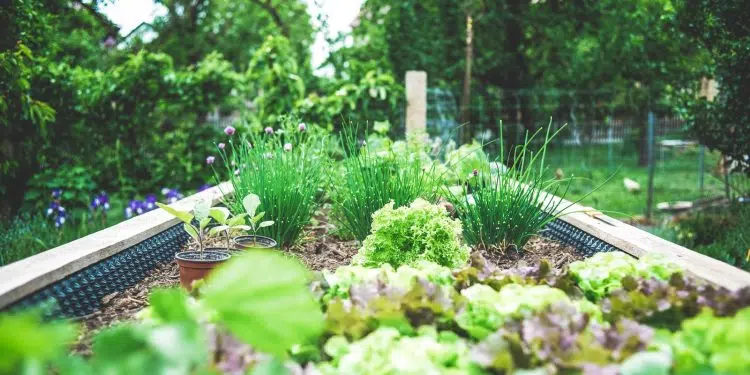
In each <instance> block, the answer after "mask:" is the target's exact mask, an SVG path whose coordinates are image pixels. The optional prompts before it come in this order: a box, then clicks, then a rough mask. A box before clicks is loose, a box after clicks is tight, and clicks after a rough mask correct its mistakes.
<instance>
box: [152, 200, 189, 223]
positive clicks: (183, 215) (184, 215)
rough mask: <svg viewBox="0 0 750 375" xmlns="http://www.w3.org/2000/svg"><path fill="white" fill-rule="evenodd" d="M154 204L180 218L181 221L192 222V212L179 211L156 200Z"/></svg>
mask: <svg viewBox="0 0 750 375" xmlns="http://www.w3.org/2000/svg"><path fill="white" fill-rule="evenodd" d="M156 205H157V206H159V208H161V209H162V210H164V211H167V212H168V213H169V214H170V215H172V216H174V217H176V218H178V219H180V221H182V222H183V223H186V224H190V223H192V222H193V214H191V213H190V212H187V211H180V210H176V209H174V208H172V207H170V206H167V205H166V204H163V203H159V202H156Z"/></svg>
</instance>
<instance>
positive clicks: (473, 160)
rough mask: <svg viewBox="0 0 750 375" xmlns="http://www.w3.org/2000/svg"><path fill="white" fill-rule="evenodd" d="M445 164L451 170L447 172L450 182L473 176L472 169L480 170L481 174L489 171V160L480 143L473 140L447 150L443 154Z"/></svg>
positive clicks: (487, 173)
mask: <svg viewBox="0 0 750 375" xmlns="http://www.w3.org/2000/svg"><path fill="white" fill-rule="evenodd" d="M445 164H446V165H447V166H448V168H449V169H450V170H451V171H452V173H450V174H448V176H450V177H451V178H452V179H451V182H453V183H456V184H461V183H463V182H465V181H466V180H471V179H472V178H473V177H474V171H477V172H479V171H481V172H482V173H483V175H485V176H488V175H489V173H490V160H489V158H488V157H487V154H485V152H484V150H483V149H482V145H481V144H479V143H477V142H476V141H473V142H472V143H470V144H464V145H461V147H459V148H457V149H455V150H452V151H449V152H448V153H446V155H445Z"/></svg>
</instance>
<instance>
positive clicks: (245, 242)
mask: <svg viewBox="0 0 750 375" xmlns="http://www.w3.org/2000/svg"><path fill="white" fill-rule="evenodd" d="M242 206H243V207H244V208H245V215H247V217H248V218H249V220H248V221H249V223H248V224H249V227H250V228H249V230H250V231H251V232H253V234H252V235H248V236H238V237H235V238H234V248H235V249H238V250H247V249H270V248H274V247H276V241H274V240H273V239H272V238H268V237H265V236H259V235H258V229H260V228H265V227H269V226H271V225H273V221H271V220H266V221H261V220H263V216H264V215H265V212H259V213H257V214H256V212H255V211H257V210H258V207H259V206H260V198H258V196H257V195H255V194H248V195H247V196H245V198H244V199H243V200H242Z"/></svg>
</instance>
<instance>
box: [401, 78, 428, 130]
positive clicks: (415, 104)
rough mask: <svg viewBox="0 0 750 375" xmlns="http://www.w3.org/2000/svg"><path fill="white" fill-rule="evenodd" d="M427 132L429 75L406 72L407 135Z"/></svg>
mask: <svg viewBox="0 0 750 375" xmlns="http://www.w3.org/2000/svg"><path fill="white" fill-rule="evenodd" d="M426 131H427V73H426V72H422V71H408V72H406V133H407V134H409V133H425V132H426Z"/></svg>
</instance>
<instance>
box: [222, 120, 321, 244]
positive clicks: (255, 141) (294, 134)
mask: <svg viewBox="0 0 750 375" xmlns="http://www.w3.org/2000/svg"><path fill="white" fill-rule="evenodd" d="M284 121H285V122H284V124H285V126H282V128H281V129H276V130H275V131H274V133H273V134H267V133H262V134H252V133H251V134H250V136H248V137H244V136H243V137H242V138H240V137H235V138H233V139H231V140H230V141H229V145H228V146H227V147H228V148H230V149H231V153H229V154H225V153H222V158H223V160H224V163H225V166H224V168H225V173H226V174H224V175H223V176H220V177H217V179H219V180H227V179H228V180H229V181H231V183H232V185H233V187H234V193H233V195H232V198H231V199H230V200H229V201H228V202H227V204H228V206H229V207H230V208H231V210H232V212H234V213H235V214H239V213H242V212H245V207H244V205H243V199H244V198H245V197H246V196H247V195H248V194H255V195H257V196H258V197H259V198H260V202H261V204H260V206H258V207H257V209H258V211H260V212H264V213H265V214H264V216H263V217H264V218H267V219H268V220H270V221H273V223H274V225H271V226H267V227H264V228H258V233H259V234H260V235H263V236H267V237H270V238H272V239H274V240H276V241H277V242H278V243H279V244H281V245H283V246H291V245H293V244H294V243H295V242H296V241H297V239H298V238H299V236H300V234H301V232H302V228H303V227H304V226H305V225H307V224H308V223H309V222H310V219H311V218H312V215H313V214H314V213H315V210H316V209H317V207H318V206H319V200H318V198H319V194H318V189H319V187H320V186H321V184H322V181H323V171H324V169H325V168H326V166H327V164H328V159H327V156H326V155H325V149H324V147H325V146H326V145H327V141H326V139H327V135H324V134H320V133H315V132H309V131H299V130H298V129H297V128H296V126H297V125H296V124H297V123H296V122H295V121H293V119H291V118H285V119H284ZM292 124H293V125H292ZM289 125H291V126H289ZM282 130H283V131H282ZM287 145H289V146H287ZM285 147H287V148H288V151H285ZM246 213H247V212H246Z"/></svg>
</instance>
